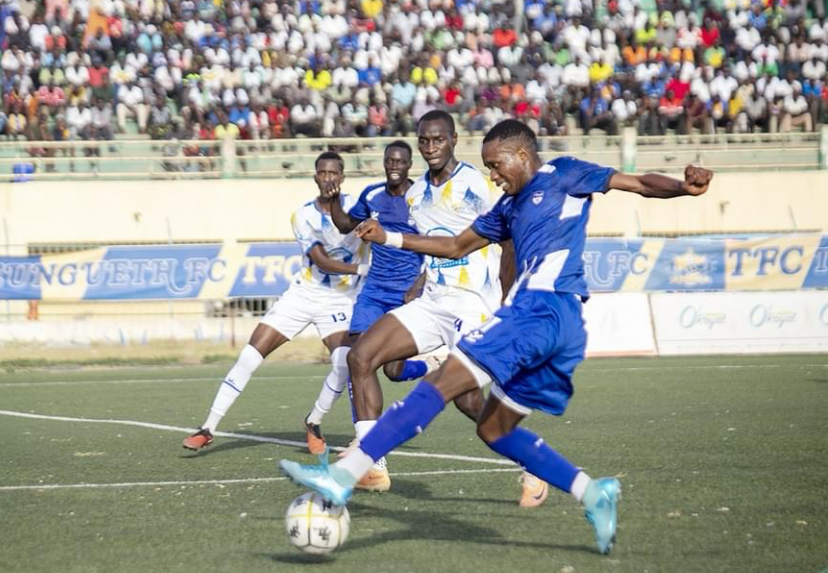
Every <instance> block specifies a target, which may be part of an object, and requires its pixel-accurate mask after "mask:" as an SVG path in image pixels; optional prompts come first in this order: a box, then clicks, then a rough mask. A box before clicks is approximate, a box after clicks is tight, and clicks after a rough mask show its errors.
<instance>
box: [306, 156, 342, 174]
mask: <svg viewBox="0 0 828 573" xmlns="http://www.w3.org/2000/svg"><path fill="white" fill-rule="evenodd" d="M326 159H333V160H334V161H339V169H340V170H341V171H342V172H343V173H345V160H344V159H342V156H341V155H340V154H338V153H337V152H336V151H323V152H322V153H320V154H319V157H317V158H316V161H315V162H314V164H313V168H314V170H316V168H317V167H319V162H320V161H324V160H326Z"/></svg>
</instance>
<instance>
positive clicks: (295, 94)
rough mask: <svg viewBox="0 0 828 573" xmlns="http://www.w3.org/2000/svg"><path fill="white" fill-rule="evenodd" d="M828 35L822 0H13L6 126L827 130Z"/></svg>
mask: <svg viewBox="0 0 828 573" xmlns="http://www.w3.org/2000/svg"><path fill="white" fill-rule="evenodd" d="M520 1H521V2H524V0H520ZM647 2H650V4H648V3H647ZM806 2H807V3H806ZM515 23H517V26H515ZM826 41H828V23H826V20H825V1H824V0H609V1H605V0H594V1H593V0H525V3H524V4H523V5H522V6H519V5H518V6H516V5H515V3H514V2H513V0H290V1H285V0H175V1H161V0H45V1H25V0H0V84H1V85H2V94H3V96H2V99H3V101H2V111H0V135H5V136H6V137H7V138H11V139H17V138H25V139H28V140H30V141H38V140H55V141H64V140H73V139H86V140H109V139H111V138H113V136H114V134H115V133H119V132H120V133H123V132H127V131H128V130H129V125H130V124H133V125H134V126H135V128H136V129H137V131H138V132H140V133H147V134H149V135H150V136H151V137H152V138H154V139H166V138H177V139H204V140H215V139H227V138H229V139H237V138H243V139H272V138H282V137H290V136H297V135H304V136H308V137H331V136H336V137H348V136H355V135H358V136H364V137H372V136H377V135H383V136H389V135H407V134H409V133H411V132H412V131H413V129H414V125H415V123H416V121H417V119H418V118H419V117H420V116H421V115H422V114H424V113H426V112H427V111H429V110H431V109H435V108H442V109H446V110H448V111H450V112H452V113H454V114H456V115H457V117H458V119H459V121H460V124H461V125H462V126H463V127H464V128H465V129H466V130H468V131H469V132H483V131H485V130H486V129H488V128H489V127H491V126H492V125H493V124H494V123H496V122H498V121H500V120H501V119H504V118H506V117H515V118H518V119H522V120H525V121H527V122H529V123H530V124H531V125H532V126H533V127H534V128H535V129H536V130H537V131H538V132H539V133H540V134H548V135H565V134H567V133H568V131H569V130H571V129H572V127H573V126H577V128H578V129H580V130H583V132H584V133H590V131H591V130H594V129H599V130H602V131H603V132H606V133H608V134H615V133H617V132H618V130H619V129H620V128H621V127H624V126H634V127H636V128H637V130H638V132H639V133H640V134H644V135H661V134H664V133H665V132H666V130H668V129H669V130H675V131H676V132H678V133H689V132H691V130H694V129H695V130H699V131H701V132H702V133H716V132H721V131H727V132H734V133H744V132H752V131H758V130H761V131H764V132H776V131H783V132H784V131H789V130H793V129H802V130H805V131H812V130H814V129H816V126H817V125H818V124H819V123H825V122H826V120H827V116H828V82H827V81H826V79H828V75H826V64H828V43H826ZM33 149H35V150H37V149H38V148H36V147H35V148H33ZM192 152H193V153H194V154H198V153H199V149H198V148H197V147H196V148H194V149H193V151H192ZM43 153H54V150H51V151H50V150H48V149H43Z"/></svg>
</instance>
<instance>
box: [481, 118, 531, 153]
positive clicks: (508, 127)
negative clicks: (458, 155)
mask: <svg viewBox="0 0 828 573" xmlns="http://www.w3.org/2000/svg"><path fill="white" fill-rule="evenodd" d="M517 137H519V138H521V139H523V140H524V141H525V142H526V143H527V144H528V145H529V147H530V148H531V150H532V151H533V152H535V153H537V152H538V138H537V136H536V135H535V132H534V131H532V129H531V128H530V127H529V126H528V125H526V124H525V123H523V122H520V121H518V120H516V119H505V120H503V121H501V122H500V123H498V124H497V125H495V126H494V127H493V128H491V129H490V130H489V132H488V133H487V134H486V137H484V138H483V143H489V142H490V141H495V140H497V141H503V140H504V139H512V138H517Z"/></svg>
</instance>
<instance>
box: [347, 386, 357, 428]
mask: <svg viewBox="0 0 828 573" xmlns="http://www.w3.org/2000/svg"><path fill="white" fill-rule="evenodd" d="M348 398H349V399H350V400H351V421H353V423H354V424H356V423H357V415H356V406H354V384H353V382H351V377H350V376H348Z"/></svg>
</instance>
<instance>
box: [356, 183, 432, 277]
mask: <svg viewBox="0 0 828 573" xmlns="http://www.w3.org/2000/svg"><path fill="white" fill-rule="evenodd" d="M348 214H349V215H350V216H351V217H353V218H354V219H358V220H360V221H364V220H366V219H376V220H377V221H379V222H380V224H381V225H382V226H383V227H384V228H385V229H386V230H387V231H394V232H397V233H411V234H414V235H416V234H417V229H416V227H414V225H413V224H412V222H411V220H410V217H409V213H408V204H407V203H406V200H405V196H404V195H400V196H394V195H391V194H390V193H388V191H387V190H386V184H385V183H377V184H374V185H369V186H368V187H366V188H365V190H364V191H363V192H362V194H361V195H360V196H359V199H358V200H357V202H356V204H355V205H354V206H353V207H351V210H350V211H348ZM422 265H423V255H420V254H418V253H412V252H411V251H404V250H402V249H395V248H394V247H387V246H385V245H377V244H373V245H371V269H370V270H369V271H368V276H367V277H366V279H365V285H364V287H363V288H369V287H373V288H377V287H381V290H387V291H396V292H399V291H403V292H404V291H406V290H408V287H409V286H411V283H412V282H414V280H415V279H416V278H417V277H418V276H419V275H420V270H421V267H422Z"/></svg>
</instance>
